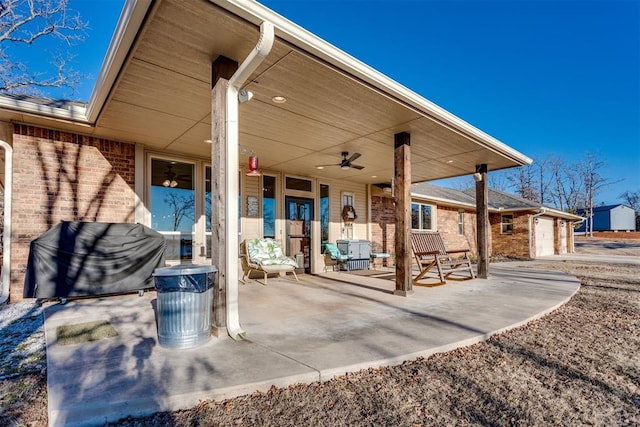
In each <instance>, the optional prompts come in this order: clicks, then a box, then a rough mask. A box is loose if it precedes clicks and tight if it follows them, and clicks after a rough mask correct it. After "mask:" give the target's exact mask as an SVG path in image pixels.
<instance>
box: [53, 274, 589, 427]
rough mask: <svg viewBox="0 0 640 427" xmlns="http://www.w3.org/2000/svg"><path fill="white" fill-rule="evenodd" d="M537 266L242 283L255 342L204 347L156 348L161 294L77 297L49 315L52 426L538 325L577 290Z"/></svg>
mask: <svg viewBox="0 0 640 427" xmlns="http://www.w3.org/2000/svg"><path fill="white" fill-rule="evenodd" d="M526 264H527V263H526V262H522V263H499V264H494V265H492V275H491V277H490V278H489V279H475V280H470V281H463V282H454V281H452V282H449V283H447V285H445V286H439V287H418V286H417V287H415V288H414V290H415V292H414V294H413V297H412V298H398V297H396V296H394V295H393V293H394V289H395V285H394V281H393V280H387V279H376V278H372V277H366V276H359V275H352V274H348V273H344V272H329V273H323V274H320V275H303V276H301V277H300V282H296V281H295V280H294V279H293V278H289V277H286V278H278V279H272V280H270V281H269V285H268V286H263V285H262V284H260V283H259V282H257V281H253V280H252V281H250V282H249V283H248V284H246V285H243V286H240V288H239V299H240V302H241V304H240V316H241V319H242V327H243V328H244V329H245V330H246V332H247V336H246V339H245V340H243V341H240V342H237V341H233V340H231V339H230V338H227V339H212V340H211V341H210V342H209V343H206V344H203V345H201V346H199V347H195V348H191V349H184V350H171V349H167V348H163V347H161V346H159V345H158V340H157V329H156V324H155V313H154V308H155V305H156V295H155V293H154V292H148V293H146V294H145V295H144V296H143V297H138V296H136V295H128V296H120V297H110V298H97V299H86V300H75V301H71V302H69V303H68V304H67V305H56V304H53V305H50V306H48V307H47V308H46V310H45V333H46V339H47V372H48V392H49V423H50V425H51V426H62V425H79V424H87V423H98V424H100V423H104V422H105V421H112V420H117V419H119V418H121V417H125V416H128V415H134V416H135V415H143V414H150V413H153V412H157V411H164V410H175V409H179V408H187V407H191V406H194V405H196V404H197V403H198V402H199V401H200V400H203V399H217V400H220V399H224V398H230V397H234V396H239V395H244V394H248V393H252V392H255V391H266V390H268V389H269V388H270V387H272V386H277V387H283V386H287V385H290V384H295V383H311V382H315V381H326V380H329V379H331V378H332V377H334V376H337V375H341V374H344V373H347V372H354V371H357V370H360V369H366V368H370V367H380V366H385V365H391V364H398V363H401V362H403V361H405V360H411V359H415V358H417V357H421V356H423V357H427V356H429V355H432V354H435V353H438V352H443V351H449V350H452V349H455V348H458V347H461V346H465V345H471V344H474V343H476V342H480V341H482V340H485V339H487V338H488V337H489V336H490V335H492V334H495V333H498V332H501V331H505V330H507V329H510V328H513V327H516V326H519V325H522V324H524V323H526V322H528V321H531V320H533V319H536V318H538V317H540V316H542V315H544V314H546V313H548V312H550V311H552V310H553V309H555V308H557V307H558V306H560V305H562V304H563V303H564V302H566V301H567V300H568V299H569V298H570V297H571V296H572V295H573V294H574V293H575V292H576V291H577V290H578V288H579V286H580V283H579V281H578V280H577V279H576V278H575V277H572V276H568V275H566V274H562V273H557V272H549V271H541V270H533V269H529V268H527V265H526ZM88 318H89V319H91V320H104V321H107V322H109V323H110V324H111V325H112V326H113V327H114V328H115V329H116V331H117V332H118V336H116V337H111V338H104V339H100V340H97V341H93V342H86V343H81V344H73V345H61V344H60V343H59V342H58V339H57V336H56V329H57V327H58V326H61V325H68V324H74V323H82V322H85V321H86V319H88Z"/></svg>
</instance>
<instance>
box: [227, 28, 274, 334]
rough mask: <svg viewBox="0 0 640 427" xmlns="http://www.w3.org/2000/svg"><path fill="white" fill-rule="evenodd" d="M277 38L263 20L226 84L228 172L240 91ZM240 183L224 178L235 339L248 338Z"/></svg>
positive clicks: (230, 326) (234, 156) (230, 321)
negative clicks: (242, 295) (241, 299)
mask: <svg viewBox="0 0 640 427" xmlns="http://www.w3.org/2000/svg"><path fill="white" fill-rule="evenodd" d="M274 40H275V35H274V28H273V24H272V23H270V22H267V21H265V22H262V23H261V24H260V38H259V39H258V42H257V43H256V46H255V47H254V48H253V50H252V51H251V52H250V53H249V55H248V56H247V57H246V58H245V60H244V61H243V62H242V64H240V66H239V67H238V69H237V70H236V72H235V73H234V74H233V76H231V78H230V79H229V82H228V83H227V94H226V98H227V99H226V109H227V118H226V130H227V138H226V139H227V140H226V144H227V155H226V159H225V161H226V163H225V168H226V170H227V171H234V170H237V169H238V164H239V163H238V162H239V157H238V146H239V130H238V103H239V101H238V92H239V91H240V89H241V88H242V86H243V85H244V84H245V83H246V81H247V80H248V79H249V77H250V76H251V74H252V73H253V72H254V71H255V70H256V68H258V66H259V65H260V64H261V63H262V61H263V60H264V59H265V58H266V57H267V55H269V52H271V48H272V47H273V42H274ZM239 186H240V183H239V180H238V174H237V173H229V174H227V175H226V180H225V195H226V204H225V205H226V206H225V208H226V211H225V217H226V219H227V227H226V228H225V240H226V248H225V251H226V257H225V258H226V261H225V262H226V274H227V277H226V279H227V283H226V285H227V289H226V291H227V292H226V306H227V307H226V321H227V332H228V334H229V336H231V338H233V339H234V340H241V339H244V338H245V332H244V331H243V330H242V327H241V326H240V316H239V313H238V267H239V266H238V247H239V242H238V207H239V206H238V197H237V194H238V189H239Z"/></svg>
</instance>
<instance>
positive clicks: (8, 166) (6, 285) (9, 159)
mask: <svg viewBox="0 0 640 427" xmlns="http://www.w3.org/2000/svg"><path fill="white" fill-rule="evenodd" d="M0 147H2V148H3V149H4V179H5V181H4V232H3V234H2V254H3V256H2V275H1V277H0V280H1V281H2V284H1V285H0V286H1V288H0V305H2V304H4V303H5V302H7V301H8V300H9V291H10V285H11V199H12V196H13V194H12V193H13V183H12V176H13V147H11V145H9V144H7V143H6V142H5V141H2V140H0Z"/></svg>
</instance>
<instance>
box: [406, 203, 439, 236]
mask: <svg viewBox="0 0 640 427" xmlns="http://www.w3.org/2000/svg"><path fill="white" fill-rule="evenodd" d="M435 211H436V207H435V206H434V205H428V204H425V203H411V228H412V229H414V230H431V231H435V229H436V220H435Z"/></svg>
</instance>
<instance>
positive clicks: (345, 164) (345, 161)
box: [316, 151, 364, 170]
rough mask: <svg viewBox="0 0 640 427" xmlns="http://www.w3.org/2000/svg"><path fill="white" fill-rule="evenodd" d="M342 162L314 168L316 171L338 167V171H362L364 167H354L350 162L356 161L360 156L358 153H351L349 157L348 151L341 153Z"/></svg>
mask: <svg viewBox="0 0 640 427" xmlns="http://www.w3.org/2000/svg"><path fill="white" fill-rule="evenodd" d="M341 154H342V161H341V162H340V163H332V164H330V165H318V166H316V168H317V169H324V168H325V167H326V166H340V169H344V170H347V169H351V168H353V169H358V170H360V169H364V166H360V165H354V164H353V163H352V162H353V161H354V160H356V159H357V158H358V157H360V156H361V155H362V154H360V153H353V154H352V155H351V157H349V152H348V151H343V152H342V153H341Z"/></svg>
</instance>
